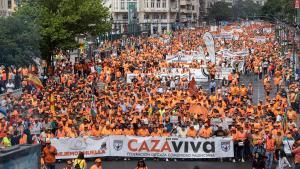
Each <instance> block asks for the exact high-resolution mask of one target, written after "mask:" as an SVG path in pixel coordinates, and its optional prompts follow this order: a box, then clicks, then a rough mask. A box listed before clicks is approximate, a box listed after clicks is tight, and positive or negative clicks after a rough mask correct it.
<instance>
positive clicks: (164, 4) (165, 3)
mask: <svg viewBox="0 0 300 169" xmlns="http://www.w3.org/2000/svg"><path fill="white" fill-rule="evenodd" d="M162 7H163V8H166V7H167V1H166V0H162Z"/></svg>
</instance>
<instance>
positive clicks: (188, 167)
mask: <svg viewBox="0 0 300 169" xmlns="http://www.w3.org/2000/svg"><path fill="white" fill-rule="evenodd" d="M137 162H138V161H103V166H102V167H103V169H135V167H136V164H137ZM91 165H93V163H92V162H88V168H87V169H89V168H90V166H91ZM146 165H147V167H148V169H193V168H194V167H195V166H199V167H200V169H250V168H251V163H250V162H245V163H232V162H217V161H198V160H197V161H176V162H175V161H168V162H166V161H147V160H146ZM65 166H66V164H65V163H59V164H57V165H56V169H63V167H65Z"/></svg>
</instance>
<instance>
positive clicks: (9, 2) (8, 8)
mask: <svg viewBox="0 0 300 169" xmlns="http://www.w3.org/2000/svg"><path fill="white" fill-rule="evenodd" d="M18 3H19V0H0V16H2V17H3V16H4V17H5V16H10V15H11V14H12V13H13V12H14V11H15V10H16V9H17V6H18Z"/></svg>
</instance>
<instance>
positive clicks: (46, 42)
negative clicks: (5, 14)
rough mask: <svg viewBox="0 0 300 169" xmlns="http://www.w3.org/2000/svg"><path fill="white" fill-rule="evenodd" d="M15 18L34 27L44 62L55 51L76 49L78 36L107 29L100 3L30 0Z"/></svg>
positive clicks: (105, 12) (91, 0)
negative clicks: (29, 21) (35, 27)
mask: <svg viewBox="0 0 300 169" xmlns="http://www.w3.org/2000/svg"><path fill="white" fill-rule="evenodd" d="M15 15H16V16H18V17H20V18H22V19H23V20H33V21H34V23H35V24H37V25H38V27H39V29H38V30H39V33H40V35H41V37H42V39H41V41H40V44H39V45H40V49H41V52H42V56H43V58H45V59H47V61H49V60H50V57H51V55H52V54H53V51H54V50H56V49H61V50H68V49H75V48H77V47H78V43H77V42H76V37H77V36H78V35H79V34H91V35H99V34H101V33H104V32H106V31H108V30H109V29H110V20H109V11H108V8H106V7H104V5H103V3H102V1H101V0H84V1H83V0H31V1H27V2H24V3H23V5H22V7H21V8H20V9H19V10H18V11H17V12H16V14H15Z"/></svg>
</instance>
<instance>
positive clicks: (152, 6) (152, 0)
mask: <svg viewBox="0 0 300 169" xmlns="http://www.w3.org/2000/svg"><path fill="white" fill-rule="evenodd" d="M151 8H154V0H151Z"/></svg>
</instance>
